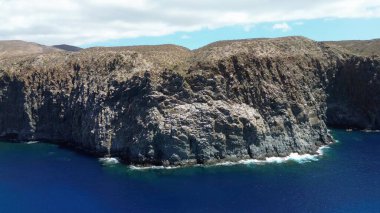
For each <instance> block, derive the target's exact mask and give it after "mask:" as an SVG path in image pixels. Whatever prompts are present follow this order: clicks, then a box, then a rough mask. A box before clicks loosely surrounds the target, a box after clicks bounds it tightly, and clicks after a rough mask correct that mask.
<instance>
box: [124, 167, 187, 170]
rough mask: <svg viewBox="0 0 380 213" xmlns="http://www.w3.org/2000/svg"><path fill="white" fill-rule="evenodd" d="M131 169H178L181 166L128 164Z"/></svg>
mask: <svg viewBox="0 0 380 213" xmlns="http://www.w3.org/2000/svg"><path fill="white" fill-rule="evenodd" d="M128 168H129V169H131V170H151V169H179V168H182V167H181V166H128Z"/></svg>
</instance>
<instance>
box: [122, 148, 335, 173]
mask: <svg viewBox="0 0 380 213" xmlns="http://www.w3.org/2000/svg"><path fill="white" fill-rule="evenodd" d="M329 148H330V147H329V146H327V145H326V146H321V147H319V149H318V150H317V152H316V154H298V153H290V154H289V155H288V156H285V157H268V158H265V159H264V160H257V159H247V160H239V161H225V162H220V163H216V164H213V165H198V164H197V165H194V166H200V167H213V166H234V165H263V164H271V163H285V162H289V161H294V162H297V163H307V162H312V161H318V160H319V158H320V157H321V156H322V155H323V154H324V153H325V150H326V149H329ZM194 166H193V167H194ZM129 168H130V169H132V170H150V169H178V168H181V166H129Z"/></svg>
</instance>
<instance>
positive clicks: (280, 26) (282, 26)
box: [272, 22, 292, 32]
mask: <svg viewBox="0 0 380 213" xmlns="http://www.w3.org/2000/svg"><path fill="white" fill-rule="evenodd" d="M272 29H274V30H282V31H283V32H287V31H289V30H291V29H292V28H291V27H290V26H289V25H288V24H287V23H285V22H282V23H280V24H274V25H273V27H272Z"/></svg>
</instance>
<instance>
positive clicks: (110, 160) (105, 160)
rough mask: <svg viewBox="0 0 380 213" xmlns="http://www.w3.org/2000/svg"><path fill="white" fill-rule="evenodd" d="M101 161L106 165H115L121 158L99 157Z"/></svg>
mask: <svg viewBox="0 0 380 213" xmlns="http://www.w3.org/2000/svg"><path fill="white" fill-rule="evenodd" d="M99 161H100V162H101V163H102V164H104V165H115V164H118V163H119V159H117V158H112V157H104V158H99Z"/></svg>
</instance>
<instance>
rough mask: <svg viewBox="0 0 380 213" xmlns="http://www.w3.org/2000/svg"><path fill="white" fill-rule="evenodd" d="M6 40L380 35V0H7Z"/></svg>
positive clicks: (2, 9)
mask: <svg viewBox="0 0 380 213" xmlns="http://www.w3.org/2000/svg"><path fill="white" fill-rule="evenodd" d="M0 23H2V24H1V25H0V40H25V41H32V42H37V43H41V44H45V45H54V44H63V43H65V44H72V45H76V46H80V47H91V46H128V45H142V44H167V43H171V44H178V45H182V46H185V47H188V48H190V49H196V48H199V47H201V46H203V45H206V44H208V43H211V42H214V41H218V40H232V39H244V38H262V37H270V38H271V37H282V36H293V35H297V36H305V37H308V38H311V39H314V40H318V41H325V40H363V39H373V38H380V0H311V1H310V0H286V1H285V0H187V1H184V0H48V1H42V0H0Z"/></svg>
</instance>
